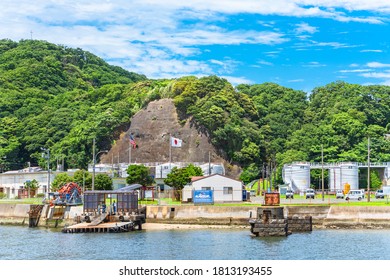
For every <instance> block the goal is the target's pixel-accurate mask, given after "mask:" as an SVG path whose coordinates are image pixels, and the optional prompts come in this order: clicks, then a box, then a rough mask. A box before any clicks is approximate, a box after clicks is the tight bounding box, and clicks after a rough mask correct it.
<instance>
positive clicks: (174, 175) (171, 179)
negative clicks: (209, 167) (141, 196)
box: [164, 164, 203, 190]
mask: <svg viewBox="0 0 390 280" xmlns="http://www.w3.org/2000/svg"><path fill="white" fill-rule="evenodd" d="M202 175H203V172H202V169H201V168H200V167H198V166H194V165H193V164H189V165H188V166H186V167H182V168H177V167H176V166H175V167H173V168H172V171H171V172H170V173H169V174H168V175H167V178H166V179H164V183H165V184H167V185H168V186H171V187H172V188H174V189H175V190H182V189H183V188H184V186H185V185H187V184H189V183H190V182H191V178H192V177H193V176H202Z"/></svg>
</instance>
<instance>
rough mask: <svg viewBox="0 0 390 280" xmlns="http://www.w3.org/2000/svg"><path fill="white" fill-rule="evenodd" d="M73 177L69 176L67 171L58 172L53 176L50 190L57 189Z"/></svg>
mask: <svg viewBox="0 0 390 280" xmlns="http://www.w3.org/2000/svg"><path fill="white" fill-rule="evenodd" d="M72 180H73V178H72V177H71V176H69V175H68V174H67V173H60V174H57V176H56V177H55V178H54V180H53V182H52V183H51V187H50V190H51V191H53V192H55V191H58V190H59V189H60V188H61V187H62V186H63V185H65V184H66V183H69V182H72Z"/></svg>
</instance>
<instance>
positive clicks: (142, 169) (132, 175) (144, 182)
mask: <svg viewBox="0 0 390 280" xmlns="http://www.w3.org/2000/svg"><path fill="white" fill-rule="evenodd" d="M127 174H128V176H127V177H126V183H127V184H140V185H141V186H144V187H146V186H151V185H152V184H153V183H154V179H153V177H152V176H150V171H149V169H148V168H147V167H146V166H145V165H129V167H128V168H127Z"/></svg>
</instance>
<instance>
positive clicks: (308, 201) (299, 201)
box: [251, 194, 386, 205]
mask: <svg viewBox="0 0 390 280" xmlns="http://www.w3.org/2000/svg"><path fill="white" fill-rule="evenodd" d="M263 200H264V197H262V196H255V197H253V196H252V197H251V202H253V203H263ZM362 201H367V197H365V198H364V199H363V200H362ZM370 201H386V199H376V198H374V197H371V199H370ZM346 202H347V201H346V200H345V199H336V197H332V198H329V197H327V196H325V198H324V200H322V196H321V194H319V195H316V198H315V199H306V198H305V196H300V195H294V198H293V199H285V198H281V199H280V204H283V205H288V204H337V203H346ZM354 202H357V200H350V203H354Z"/></svg>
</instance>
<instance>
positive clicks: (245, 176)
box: [240, 163, 260, 184]
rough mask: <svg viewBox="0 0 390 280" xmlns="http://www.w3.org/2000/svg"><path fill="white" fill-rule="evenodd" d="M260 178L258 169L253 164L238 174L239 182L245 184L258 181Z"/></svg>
mask: <svg viewBox="0 0 390 280" xmlns="http://www.w3.org/2000/svg"><path fill="white" fill-rule="evenodd" d="M259 176H260V169H259V167H258V166H257V165H256V164H255V163H252V164H250V165H249V166H248V167H246V168H244V170H243V171H242V172H241V174H240V180H241V181H243V182H244V183H245V184H248V183H250V182H252V181H253V180H255V179H258V178H259Z"/></svg>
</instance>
